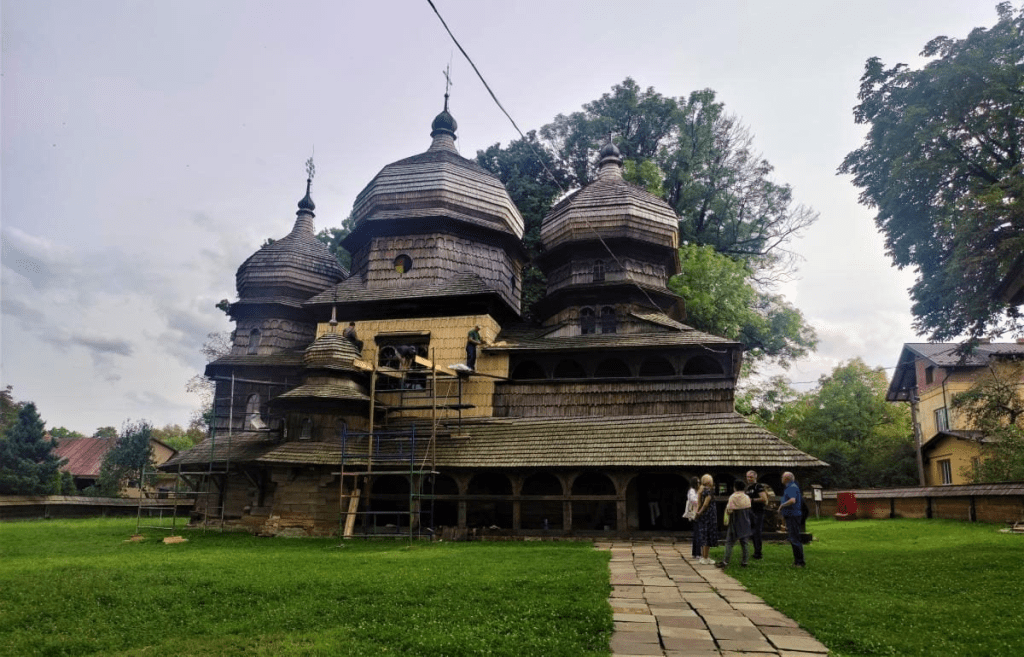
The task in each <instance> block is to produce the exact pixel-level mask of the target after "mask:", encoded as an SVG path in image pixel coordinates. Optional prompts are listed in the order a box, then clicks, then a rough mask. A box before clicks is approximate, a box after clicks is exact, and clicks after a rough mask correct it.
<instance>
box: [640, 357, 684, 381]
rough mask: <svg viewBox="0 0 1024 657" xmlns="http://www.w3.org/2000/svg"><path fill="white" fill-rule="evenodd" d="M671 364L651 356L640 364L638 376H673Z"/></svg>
mask: <svg viewBox="0 0 1024 657" xmlns="http://www.w3.org/2000/svg"><path fill="white" fill-rule="evenodd" d="M675 373H676V370H675V368H673V367H672V363H670V362H668V360H667V359H665V358H663V357H662V356H652V357H650V358H648V359H646V360H645V361H644V362H643V363H641V364H640V376H674V375H675Z"/></svg>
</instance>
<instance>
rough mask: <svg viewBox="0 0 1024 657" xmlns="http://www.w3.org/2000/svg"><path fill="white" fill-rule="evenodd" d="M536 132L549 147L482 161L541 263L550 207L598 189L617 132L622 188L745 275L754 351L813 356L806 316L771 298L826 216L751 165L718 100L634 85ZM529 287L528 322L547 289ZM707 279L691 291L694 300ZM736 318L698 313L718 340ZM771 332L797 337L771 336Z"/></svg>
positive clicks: (501, 152) (491, 154)
mask: <svg viewBox="0 0 1024 657" xmlns="http://www.w3.org/2000/svg"><path fill="white" fill-rule="evenodd" d="M539 132H540V135H541V137H542V138H543V140H544V141H545V142H546V143H548V144H550V145H551V147H550V148H548V147H546V146H545V145H544V144H543V143H541V141H540V140H539V139H538V138H537V132H530V133H528V134H527V136H526V139H521V140H518V141H515V142H512V143H510V144H509V146H508V147H507V148H504V149H503V148H501V147H500V145H498V144H495V145H494V146H491V147H490V148H488V149H487V150H486V151H480V152H478V153H477V162H478V163H479V164H480V165H481V166H483V167H485V168H486V169H488V170H490V171H492V172H493V173H494V174H495V175H497V176H498V178H499V179H500V180H501V181H502V182H503V183H505V186H506V188H507V189H508V190H509V194H510V196H511V197H512V200H513V201H514V202H515V203H516V205H517V206H518V207H519V208H520V211H521V212H522V213H523V217H524V220H525V222H526V239H525V243H526V247H527V251H528V252H529V253H530V254H531V255H532V256H535V255H536V254H537V253H539V236H540V233H539V230H540V223H541V220H542V219H543V217H544V215H545V214H546V213H547V212H548V210H549V209H550V208H551V204H552V203H553V202H554V201H555V199H557V198H558V197H559V196H560V195H561V194H563V193H564V192H565V190H567V189H569V188H572V187H579V186H582V185H585V184H587V183H588V182H590V181H591V180H592V179H593V177H594V175H595V174H596V163H597V154H598V152H599V150H600V149H601V147H602V146H604V144H606V143H607V141H608V138H609V135H610V134H612V133H613V134H614V138H615V141H616V144H617V146H618V147H619V150H620V152H621V153H622V156H623V158H624V162H623V167H624V172H623V173H624V176H625V178H626V179H627V180H628V181H630V182H632V183H634V184H637V185H640V186H643V187H644V188H645V189H647V190H648V191H650V192H651V193H653V194H656V195H660V196H662V197H663V198H664V199H665V200H666V201H667V202H668V203H669V204H670V205H671V206H672V207H673V208H674V209H675V211H676V212H677V213H678V214H679V215H680V237H681V240H680V241H681V242H683V243H685V244H687V245H692V246H694V247H709V248H710V249H713V250H714V251H715V252H717V253H719V254H722V255H725V256H728V257H729V258H731V260H732V261H733V262H735V263H737V264H736V268H737V270H739V269H742V270H743V271H744V272H745V273H744V278H745V281H744V283H745V284H746V287H749V288H751V289H753V290H755V294H754V296H753V297H751V299H752V302H756V308H757V310H758V311H759V314H760V318H754V317H753V316H750V317H749V319H750V321H749V322H747V323H746V324H745V326H746V327H747V328H748V329H750V330H749V331H747V332H746V334H745V338H744V339H745V343H749V345H748V346H750V347H751V348H752V349H760V350H761V351H762V352H763V353H764V354H768V355H767V356H766V357H767V358H768V359H774V360H776V361H778V362H782V361H784V360H785V359H786V358H789V357H799V355H803V354H804V353H806V351H807V350H810V349H813V348H814V343H815V338H814V332H813V330H811V329H810V328H809V327H807V326H806V324H804V323H803V317H802V315H800V313H799V311H797V310H796V309H795V308H792V306H789V305H788V304H786V303H785V301H784V300H783V299H782V298H781V297H778V296H772V295H770V294H768V293H767V292H768V290H769V289H770V285H771V283H772V282H773V281H774V280H776V278H777V277H778V276H780V275H784V273H788V272H791V271H792V269H793V259H792V257H791V255H790V254H789V252H788V251H787V245H788V242H789V241H790V240H791V239H792V238H793V237H795V236H796V235H797V234H799V232H800V231H801V230H803V229H804V228H806V227H807V226H809V225H810V224H811V223H813V221H814V220H815V219H817V214H816V213H815V212H813V211H812V210H809V209H807V208H804V207H802V206H793V204H792V192H791V190H790V188H789V187H788V186H786V185H779V184H776V183H774V182H772V181H771V180H770V174H771V171H772V167H771V165H770V164H768V162H767V161H765V160H764V159H763V158H761V157H760V156H757V155H756V154H754V152H753V147H752V141H753V140H752V138H751V136H750V134H749V131H747V130H746V128H744V127H743V126H742V125H740V123H739V121H738V120H737V119H736V118H735V117H731V116H728V115H727V114H726V113H725V111H724V105H723V104H722V103H719V102H717V101H716V100H715V94H714V92H713V91H711V90H703V91H698V92H693V93H691V94H690V96H689V97H688V98H679V99H675V98H672V97H669V96H664V95H662V94H660V93H658V92H657V91H655V90H654V89H653V88H648V89H646V90H641V88H640V87H639V85H637V84H636V82H634V81H633V80H632V79H630V78H626V80H624V81H623V82H622V84H618V85H615V86H613V87H612V90H611V92H610V93H606V94H604V95H602V96H601V98H599V99H598V100H595V101H593V102H591V103H588V104H586V105H584V107H583V110H582V111H580V112H574V113H572V114H570V115H568V116H566V115H563V114H559V115H558V116H557V117H555V120H554V121H553V122H552V123H550V124H548V125H545V126H543V127H542V128H541V129H540V131H539ZM542 162H543V164H542ZM531 275H532V278H531ZM524 279H526V280H525V282H524V285H523V301H524V303H523V306H524V308H525V309H526V312H527V314H530V306H531V305H532V301H533V300H534V299H539V298H541V297H542V296H543V292H544V287H543V285H544V280H543V276H542V274H540V272H539V271H537V270H535V269H534V268H527V271H526V273H525V274H524ZM709 280H710V279H704V280H694V281H693V282H692V284H690V285H689V289H690V290H696V289H697V288H699V287H700V284H701V283H704V282H707V281H709ZM744 294H746V292H744ZM684 296H685V295H684ZM687 302H688V304H690V300H689V299H687ZM696 303H697V304H700V301H697V302H696ZM691 307H692V306H691ZM735 312H739V309H736V311H735ZM730 313H733V311H732V310H728V309H727V311H726V313H725V315H727V316H724V317H710V316H708V315H707V313H700V312H697V313H691V321H697V322H698V323H701V324H702V326H701V328H704V330H708V331H709V332H713V333H714V332H717V331H716V330H715V329H711V328H709V327H713V326H717V325H732V324H735V321H734V320H735V318H734V317H731V316H728V315H730ZM755 314H757V313H755ZM694 317H696V318H697V319H696V320H693V318H694ZM794 322H796V323H797V324H798V325H794ZM774 328H779V329H783V330H787V331H789V333H788V334H786V335H783V336H772V335H769V334H768V333H766V331H769V330H773V329H774ZM738 335H739V333H736V334H735V335H733V337H737V336H738ZM790 352H791V353H794V354H798V355H797V356H788V355H787V354H788V353H790ZM759 357H760V356H758V358H759Z"/></svg>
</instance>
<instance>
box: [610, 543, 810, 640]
mask: <svg viewBox="0 0 1024 657" xmlns="http://www.w3.org/2000/svg"><path fill="white" fill-rule="evenodd" d="M597 547H598V548H600V549H605V550H611V553H612V558H611V564H610V568H611V583H612V594H611V598H610V599H609V603H610V604H611V606H612V611H613V612H614V617H615V633H614V634H613V635H612V642H611V647H612V654H613V656H614V657H634V656H638V655H662V656H663V657H690V656H691V655H692V656H693V657H710V656H711V655H728V656H729V657H733V656H736V657H738V656H740V655H745V656H750V655H760V656H762V657H767V656H768V655H776V656H779V657H814V656H819V657H820V656H822V655H828V649H827V648H826V647H825V646H824V645H822V644H821V643H819V642H818V640H817V639H815V638H814V637H813V636H811V635H810V633H808V632H807V631H806V630H804V629H801V628H800V626H798V625H797V624H796V622H795V621H793V620H791V619H789V618H788V617H786V616H784V615H783V614H782V613H780V612H778V611H776V610H775V609H772V608H771V607H769V606H768V605H767V604H765V602H764V600H761V599H760V598H758V597H757V596H755V595H753V594H751V593H749V592H748V591H747V590H746V589H745V588H743V585H742V584H740V583H739V582H737V581H736V580H735V579H733V578H732V577H729V576H728V575H727V574H725V573H724V572H723V571H722V570H720V569H718V568H715V567H714V566H701V565H698V564H697V562H696V560H694V559H692V558H691V557H690V545H689V544H688V543H642V542H631V541H612V542H601V543H598V544H597Z"/></svg>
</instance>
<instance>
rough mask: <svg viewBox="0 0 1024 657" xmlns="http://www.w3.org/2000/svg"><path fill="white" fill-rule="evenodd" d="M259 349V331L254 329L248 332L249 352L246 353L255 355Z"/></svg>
mask: <svg viewBox="0 0 1024 657" xmlns="http://www.w3.org/2000/svg"><path fill="white" fill-rule="evenodd" d="M259 347H260V330H259V329H256V328H254V329H253V330H251V331H249V350H248V352H247V353H249V354H255V353H256V352H257V350H258V349H259Z"/></svg>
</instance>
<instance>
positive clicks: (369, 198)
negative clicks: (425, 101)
mask: <svg viewBox="0 0 1024 657" xmlns="http://www.w3.org/2000/svg"><path fill="white" fill-rule="evenodd" d="M457 127H458V123H457V122H456V120H455V117H453V116H452V114H451V112H449V110H448V100H447V94H446V96H445V106H444V109H443V110H442V111H441V113H440V114H438V115H437V116H436V117H435V118H434V120H433V122H432V123H431V126H430V128H431V129H430V136H431V140H432V141H431V144H430V147H429V148H428V149H427V150H426V151H425V152H423V153H420V154H419V155H414V156H412V157H408V158H405V159H403V160H399V161H397V162H394V163H392V164H388V165H387V166H385V167H384V168H383V169H381V171H380V172H379V173H378V174H377V175H376V176H374V178H373V180H371V181H370V183H369V184H368V185H367V186H366V187H365V188H364V189H363V190H362V192H360V193H359V195H358V196H357V197H356V200H355V203H354V204H353V207H352V215H351V218H352V222H353V225H354V227H353V230H352V232H351V233H350V234H349V235H348V236H347V237H346V238H345V239H344V241H343V242H342V245H343V246H344V247H345V249H346V250H348V252H349V253H351V254H352V279H350V280H349V281H346V282H345V284H344V285H342V286H338V287H337V289H336V290H333V291H328V292H327V293H323V294H320V295H318V296H317V297H316V298H314V299H313V300H311V301H310V302H309V303H307V304H306V305H307V306H312V305H316V306H317V307H318V312H326V308H327V307H329V306H331V305H335V304H344V303H346V301H347V300H351V301H353V302H354V301H355V300H356V299H357V298H358V297H359V296H360V295H365V293H369V292H372V291H374V290H380V289H387V290H390V291H391V292H390V293H391V294H392V296H393V297H394V299H395V300H396V303H397V302H398V300H399V299H400V298H401V299H407V300H409V301H410V302H411V301H412V300H413V299H415V300H417V303H418V307H421V308H422V307H424V306H423V302H425V301H428V300H429V299H436V300H437V303H442V299H451V298H452V297H453V296H463V297H465V296H466V295H467V294H469V293H470V292H471V293H472V294H473V295H475V296H476V297H477V298H478V299H480V303H479V304H477V305H476V306H475V310H476V311H477V312H497V313H498V314H505V315H518V313H519V292H520V289H521V282H522V262H523V258H524V255H523V247H522V243H521V240H522V236H523V218H522V215H520V214H519V210H518V209H516V206H515V204H514V203H513V202H512V199H511V198H509V195H508V193H507V192H506V191H505V187H504V185H502V183H501V181H500V180H498V179H497V178H496V177H495V176H494V175H493V174H492V173H491V172H489V171H487V170H486V169H484V168H482V167H481V166H479V165H478V164H477V163H476V162H473V161H471V160H468V159H466V158H464V157H462V156H461V155H459V153H458V150H457V149H456V147H455V140H456V129H457ZM456 283H457V285H456ZM356 288H359V289H358V290H357V289H356ZM488 299H489V300H488ZM428 305H429V304H428ZM448 305H450V304H448ZM320 306H323V307H322V308H321V307H320ZM338 307H339V308H341V306H340V305H339V306H338ZM434 310H436V309H434ZM378 311H379V312H386V311H387V309H386V308H380V309H378ZM432 311H433V310H432Z"/></svg>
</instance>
